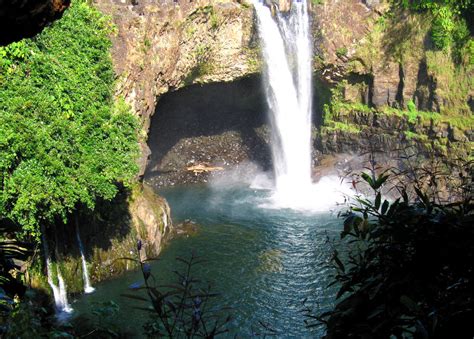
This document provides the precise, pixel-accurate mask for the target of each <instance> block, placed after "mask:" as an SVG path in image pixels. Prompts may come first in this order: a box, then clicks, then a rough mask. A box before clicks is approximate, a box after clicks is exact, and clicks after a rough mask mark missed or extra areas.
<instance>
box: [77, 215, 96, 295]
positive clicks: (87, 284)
mask: <svg viewBox="0 0 474 339" xmlns="http://www.w3.org/2000/svg"><path fill="white" fill-rule="evenodd" d="M76 238H77V244H78V245H79V251H80V252H81V260H82V279H83V281H84V293H86V294H89V293H92V292H94V291H95V288H94V287H92V285H91V282H90V279H89V271H88V270H87V261H86V257H85V255H84V247H83V246H82V241H81V235H80V233H79V221H78V220H77V216H76Z"/></svg>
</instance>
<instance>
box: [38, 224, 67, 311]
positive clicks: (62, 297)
mask: <svg viewBox="0 0 474 339" xmlns="http://www.w3.org/2000/svg"><path fill="white" fill-rule="evenodd" d="M42 238H43V239H42V240H43V250H44V256H45V258H46V273H47V276H48V284H49V286H50V287H51V290H52V291H53V297H54V304H55V306H56V312H58V316H59V317H61V314H64V313H71V312H72V311H73V309H72V307H71V306H70V305H69V302H68V300H67V289H66V284H65V282H64V279H63V276H62V274H61V270H60V269H59V266H56V276H57V278H58V283H59V286H58V285H56V284H55V283H54V278H53V264H52V263H51V256H50V254H49V247H48V241H47V239H46V233H45V231H44V229H43V230H42Z"/></svg>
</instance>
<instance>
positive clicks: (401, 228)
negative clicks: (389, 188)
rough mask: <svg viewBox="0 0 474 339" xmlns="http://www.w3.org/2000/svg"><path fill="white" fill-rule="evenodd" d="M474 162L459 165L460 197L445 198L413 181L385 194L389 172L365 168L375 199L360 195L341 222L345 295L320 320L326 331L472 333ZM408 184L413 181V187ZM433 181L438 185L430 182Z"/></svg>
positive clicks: (340, 334)
mask: <svg viewBox="0 0 474 339" xmlns="http://www.w3.org/2000/svg"><path fill="white" fill-rule="evenodd" d="M472 171H473V167H472V163H465V166H464V168H459V167H458V168H457V171H454V172H452V173H451V174H452V175H456V176H458V178H459V179H460V181H459V182H460V186H459V187H458V188H459V190H460V191H459V192H461V194H460V195H459V196H458V198H459V200H457V202H455V203H447V202H445V201H443V200H441V199H439V196H437V195H436V194H435V193H436V189H435V188H436V187H437V185H436V184H437V183H438V181H437V180H438V179H437V178H435V177H432V180H431V190H430V191H431V194H428V193H427V192H426V191H425V192H422V190H421V187H420V186H421V185H420V183H421V182H420V181H418V182H415V183H414V186H413V187H414V190H415V192H416V193H415V197H416V199H415V202H412V201H411V200H410V199H409V194H408V193H407V190H406V189H405V188H402V189H400V197H399V198H397V199H396V200H394V201H389V200H384V199H383V198H382V194H381V191H382V187H383V185H384V183H386V182H387V179H388V178H389V176H388V175H387V174H386V173H387V172H383V173H382V174H381V175H380V176H378V177H376V176H375V175H374V174H375V172H372V175H368V174H363V176H362V177H363V179H364V180H365V181H366V182H367V183H368V184H369V185H370V186H371V187H372V189H373V191H374V199H373V200H371V199H367V198H365V197H360V198H358V199H357V203H356V205H355V206H354V207H353V208H352V212H351V213H350V214H349V215H348V217H347V218H346V220H345V222H344V230H343V232H342V234H341V236H342V237H343V238H346V239H349V240H348V242H347V244H348V245H347V246H348V253H339V252H337V251H335V253H334V256H333V262H334V264H335V266H336V268H337V275H336V276H335V281H334V283H338V284H339V286H340V290H339V293H338V296H337V297H338V298H341V299H342V300H340V301H339V302H338V303H337V305H336V307H335V308H334V310H333V311H330V312H328V313H326V314H323V315H322V316H321V317H320V318H319V319H320V320H322V321H323V322H324V323H326V324H327V328H328V334H327V337H328V338H389V337H396V338H406V337H415V338H449V337H456V338H471V337H472V335H473V334H474V331H473V329H472V326H471V324H470V320H471V319H473V316H474V311H473V309H472V302H473V291H474V281H473V272H474V264H473V263H474V249H473V247H472V243H473V241H474V227H473V225H474V204H473V202H472V174H473V172H472ZM410 188H411V187H410ZM433 188H434V189H433Z"/></svg>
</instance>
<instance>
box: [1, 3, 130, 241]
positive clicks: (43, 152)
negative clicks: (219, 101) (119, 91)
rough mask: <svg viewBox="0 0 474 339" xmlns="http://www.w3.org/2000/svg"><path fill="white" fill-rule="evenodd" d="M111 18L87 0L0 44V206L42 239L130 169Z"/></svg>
mask: <svg viewBox="0 0 474 339" xmlns="http://www.w3.org/2000/svg"><path fill="white" fill-rule="evenodd" d="M112 31H113V26H112V25H111V24H110V21H109V20H108V19H107V18H105V17H103V16H102V15H101V14H100V13H99V12H98V11H97V10H95V9H93V8H92V7H90V6H89V5H87V4H86V3H85V2H83V1H75V2H73V3H72V6H71V8H70V9H69V10H68V11H67V12H66V13H65V15H64V17H63V18H62V19H61V20H59V21H57V22H56V23H55V24H53V25H52V26H51V27H50V28H47V29H45V30H44V32H43V33H42V34H40V35H39V36H37V37H36V38H34V39H30V40H24V41H21V42H19V43H16V44H14V45H10V46H7V47H4V48H1V49H0V55H2V59H1V60H2V69H1V72H0V85H1V86H2V91H1V92H0V212H2V213H3V214H4V215H5V216H7V217H9V218H11V219H12V220H14V221H16V222H18V223H19V224H21V225H22V226H23V231H24V232H25V233H26V234H29V235H32V236H35V237H37V238H38V237H39V224H40V223H44V222H52V221H54V220H56V219H57V218H62V219H63V220H65V219H66V218H67V215H68V214H69V213H70V212H71V211H72V210H73V209H75V208H77V206H78V205H83V206H86V207H87V208H89V209H92V208H94V205H95V201H96V199H97V198H98V197H101V198H104V199H111V198H113V197H114V195H115V194H116V192H117V186H116V183H117V182H123V183H124V184H127V183H128V182H129V181H130V180H131V179H132V178H133V177H134V175H135V173H136V171H137V167H136V164H135V159H136V156H137V154H138V147H137V130H138V124H137V121H136V118H135V117H134V116H133V115H132V114H131V113H130V112H129V111H128V110H124V109H123V107H121V108H120V109H116V108H113V106H114V105H113V97H112V91H113V77H114V74H113V70H112V63H111V58H110V53H109V48H110V46H111V43H110V40H109V38H108V35H109V34H110V33H111V32H112Z"/></svg>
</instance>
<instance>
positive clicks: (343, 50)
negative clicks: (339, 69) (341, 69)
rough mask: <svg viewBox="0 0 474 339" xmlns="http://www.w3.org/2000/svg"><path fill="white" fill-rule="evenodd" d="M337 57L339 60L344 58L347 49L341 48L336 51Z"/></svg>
mask: <svg viewBox="0 0 474 339" xmlns="http://www.w3.org/2000/svg"><path fill="white" fill-rule="evenodd" d="M336 55H337V57H338V58H343V57H345V56H346V55H347V48H346V47H339V48H338V49H336Z"/></svg>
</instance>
